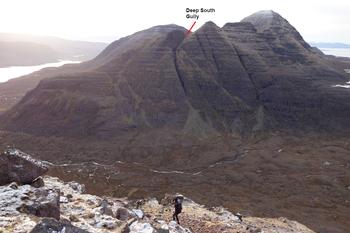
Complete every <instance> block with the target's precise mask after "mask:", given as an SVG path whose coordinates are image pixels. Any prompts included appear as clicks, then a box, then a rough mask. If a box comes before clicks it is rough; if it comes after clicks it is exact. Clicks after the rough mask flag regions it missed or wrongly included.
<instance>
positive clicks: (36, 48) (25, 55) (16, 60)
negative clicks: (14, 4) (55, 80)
mask: <svg viewBox="0 0 350 233" xmlns="http://www.w3.org/2000/svg"><path fill="white" fill-rule="evenodd" d="M106 46H107V44H105V43H101V42H87V41H73V40H66V39H61V38H57V37H44V36H31V35H22V34H11V33H0V48H1V51H2V53H1V55H0V67H6V66H27V65H39V64H43V63H49V62H56V61H58V60H78V61H85V60H90V59H92V58H94V57H95V56H96V55H97V54H99V53H100V52H101V51H102V50H103V49H104V48H105V47H106Z"/></svg>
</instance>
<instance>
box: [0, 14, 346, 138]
mask: <svg viewBox="0 0 350 233" xmlns="http://www.w3.org/2000/svg"><path fill="white" fill-rule="evenodd" d="M184 33H185V29H184V28H181V27H178V26H176V25H166V26H158V27H153V28H151V29H148V30H145V31H141V32H138V33H135V34H133V35H131V36H128V37H125V38H122V39H120V40H118V41H116V42H114V43H112V44H111V45H110V46H109V47H107V48H106V50H105V51H103V52H102V53H101V54H100V55H99V56H98V57H97V58H96V59H94V60H92V61H91V62H89V63H88V64H85V66H86V67H87V68H86V70H88V71H87V72H85V73H76V74H67V75H58V76H57V77H55V78H51V79H47V80H43V81H42V82H40V84H39V85H38V87H37V88H35V89H34V90H33V91H31V92H30V93H28V94H27V95H26V96H25V97H24V98H23V99H22V101H21V102H20V103H19V104H18V105H17V106H15V107H14V108H13V109H12V110H10V111H8V112H7V113H5V114H4V115H3V116H2V117H1V123H0V124H1V127H2V128H4V129H7V130H12V131H19V130H20V131H24V132H28V133H32V134H38V135H52V134H53V135H69V136H78V137H79V136H97V137H107V136H111V135H117V134H121V133H123V132H125V131H132V130H134V129H137V130H150V129H163V130H164V132H167V131H168V130H169V129H171V130H172V131H178V132H182V133H183V132H185V133H188V134H192V135H196V136H198V135H200V136H203V135H212V134H217V133H243V134H246V133H251V132H253V131H259V130H265V129H267V130H274V129H287V130H289V129H297V130H315V131H341V132H344V131H348V130H349V124H347V119H348V117H349V115H350V104H349V103H350V102H349V101H348V100H349V98H350V97H349V89H346V88H341V87H335V85H337V84H344V83H345V82H347V80H348V77H347V76H345V73H342V72H341V71H340V70H339V69H338V68H337V67H336V66H332V65H331V64H330V62H329V61H328V60H327V59H326V58H325V57H324V56H323V55H322V54H320V53H317V52H316V51H315V50H314V49H312V48H311V47H310V46H309V45H308V44H307V43H306V42H305V41H304V40H303V39H302V37H301V35H300V34H299V33H298V32H297V31H296V30H295V28H294V27H293V26H291V25H290V24H289V23H288V21H286V20H285V19H283V18H282V17H281V16H280V15H278V14H277V13H275V12H273V11H264V12H258V13H256V14H253V15H252V16H249V17H247V18H245V19H243V20H242V22H239V23H228V24H226V25H225V26H224V27H222V28H219V27H217V26H216V25H215V24H214V23H212V22H208V23H206V24H205V25H204V26H202V28H200V29H198V31H196V32H195V33H193V34H192V35H191V36H189V37H187V38H185V37H184ZM88 67H90V68H88ZM91 67H92V68H91Z"/></svg>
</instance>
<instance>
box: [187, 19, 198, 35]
mask: <svg viewBox="0 0 350 233" xmlns="http://www.w3.org/2000/svg"><path fill="white" fill-rule="evenodd" d="M196 22H197V21H194V22H193V24H192V26H191V27H190V29H188V31H187V33H186V37H187V36H188V35H189V34H190V33H191V30H192V28H193V27H194V25H195V24H196Z"/></svg>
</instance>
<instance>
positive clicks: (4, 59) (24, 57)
mask: <svg viewBox="0 0 350 233" xmlns="http://www.w3.org/2000/svg"><path fill="white" fill-rule="evenodd" d="M0 50H1V54H0V67H7V66H29V65H37V64H43V63H49V62H56V61H57V60H58V55H57V53H56V52H55V51H54V50H53V49H52V48H51V47H49V46H46V45H42V44H36V43H31V42H3V41H0Z"/></svg>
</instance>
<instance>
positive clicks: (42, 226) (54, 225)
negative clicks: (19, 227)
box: [30, 218, 89, 233]
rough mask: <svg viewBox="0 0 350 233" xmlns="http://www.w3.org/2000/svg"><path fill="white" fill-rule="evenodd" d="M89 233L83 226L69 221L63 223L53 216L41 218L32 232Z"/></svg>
mask: <svg viewBox="0 0 350 233" xmlns="http://www.w3.org/2000/svg"><path fill="white" fill-rule="evenodd" d="M57 232H64V233H89V232H88V231H85V230H83V229H81V228H78V227H75V226H73V225H71V224H68V223H62V222H59V221H57V220H55V219H52V218H44V219H43V220H41V221H40V222H39V223H38V224H37V225H36V226H35V227H34V228H33V229H32V230H31V232H30V233H57Z"/></svg>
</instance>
